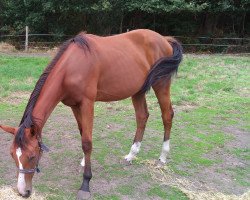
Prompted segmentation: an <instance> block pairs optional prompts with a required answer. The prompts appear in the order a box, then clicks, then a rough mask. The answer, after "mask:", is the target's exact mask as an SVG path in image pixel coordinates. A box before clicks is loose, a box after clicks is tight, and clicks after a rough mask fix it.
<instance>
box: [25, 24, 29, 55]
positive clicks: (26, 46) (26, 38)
mask: <svg viewBox="0 0 250 200" xmlns="http://www.w3.org/2000/svg"><path fill="white" fill-rule="evenodd" d="M28 49H29V27H28V26H26V27H25V51H26V52H27V51H28Z"/></svg>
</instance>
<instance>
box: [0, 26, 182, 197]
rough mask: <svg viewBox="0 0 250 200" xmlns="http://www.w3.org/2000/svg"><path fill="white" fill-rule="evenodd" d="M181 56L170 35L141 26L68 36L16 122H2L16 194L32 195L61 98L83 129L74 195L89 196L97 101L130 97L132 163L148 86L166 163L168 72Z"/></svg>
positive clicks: (140, 135) (144, 119)
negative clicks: (47, 128) (9, 137)
mask: <svg viewBox="0 0 250 200" xmlns="http://www.w3.org/2000/svg"><path fill="white" fill-rule="evenodd" d="M181 60H182V47H181V45H180V44H179V43H178V42H177V41H176V40H175V39H174V38H172V37H163V36H161V35H160V34H158V33H156V32H153V31H150V30H144V29H143V30H134V31H131V32H127V33H124V34H120V35H114V36H109V37H100V36H96V35H91V34H85V33H80V34H78V35H77V36H75V37H74V38H72V39H69V40H68V41H66V42H65V43H64V44H63V45H62V46H61V47H60V49H59V51H58V53H57V55H56V56H55V57H54V58H53V60H52V61H51V62H50V64H49V65H48V66H47V68H46V69H45V71H44V72H43V74H42V75H41V76H40V78H39V80H38V82H37V83H36V86H35V89H34V90H33V92H32V94H31V96H30V99H29V101H28V104H27V106H26V109H25V112H24V114H23V117H22V120H21V122H20V124H19V127H17V128H15V127H10V126H4V125H0V127H1V128H2V129H3V130H4V131H6V132H9V133H11V134H13V136H14V141H13V144H12V146H11V156H12V157H13V159H14V160H15V163H16V166H17V169H18V183H17V188H18V191H19V193H20V194H21V195H22V196H24V197H28V196H30V194H31V191H32V178H33V175H34V173H35V172H36V171H39V170H38V162H39V160H40V158H41V154H42V152H43V151H44V150H47V149H46V146H45V145H44V144H43V143H42V128H43V127H44V124H45V123H46V120H47V119H48V117H49V116H50V114H51V112H52V111H53V109H54V108H55V107H56V105H57V104H58V103H59V102H62V103H63V104H65V105H67V106H69V107H71V109H72V111H73V113H74V116H75V119H76V121H77V124H78V128H79V130H80V134H81V140H82V150H83V153H84V157H83V160H82V162H81V164H82V165H83V166H84V173H83V182H82V185H81V187H80V189H79V191H78V193H77V199H79V200H80V199H88V198H90V189H89V181H90V179H91V178H92V172H91V151H92V128H93V118H94V103H95V101H103V102H109V101H118V100H122V99H126V98H128V97H131V98H132V102H133V106H134V109H135V116H136V123H137V129H136V133H135V137H134V141H133V144H132V146H131V149H130V152H129V154H128V155H126V156H125V160H126V161H127V162H132V160H133V159H134V158H135V156H136V155H137V154H138V152H139V150H140V146H141V141H142V138H143V133H144V130H145V126H146V122H147V119H148V116H149V114H148V109H147V104H146V99H145V94H146V92H147V91H149V89H150V88H151V87H152V88H153V90H154V92H155V94H156V97H157V99H158V102H159V105H160V108H161V112H162V120H163V125H164V139H163V145H162V150H161V154H160V157H159V162H161V163H166V159H167V154H168V152H169V139H170V130H171V126H172V118H173V115H174V112H173V108H172V104H171V100H170V85H171V76H172V75H173V74H174V73H176V72H177V69H178V66H179V64H180V62H181Z"/></svg>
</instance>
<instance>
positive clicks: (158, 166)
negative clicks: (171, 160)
mask: <svg viewBox="0 0 250 200" xmlns="http://www.w3.org/2000/svg"><path fill="white" fill-rule="evenodd" d="M166 164H167V162H162V161H161V160H157V161H156V162H155V166H156V167H157V168H163V167H164V166H165V165H166Z"/></svg>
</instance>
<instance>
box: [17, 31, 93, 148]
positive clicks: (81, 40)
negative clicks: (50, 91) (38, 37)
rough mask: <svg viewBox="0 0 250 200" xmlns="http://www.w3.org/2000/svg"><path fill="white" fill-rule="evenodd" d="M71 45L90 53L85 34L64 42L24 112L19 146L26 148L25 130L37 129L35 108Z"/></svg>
mask: <svg viewBox="0 0 250 200" xmlns="http://www.w3.org/2000/svg"><path fill="white" fill-rule="evenodd" d="M71 43H75V44H77V45H78V46H79V47H80V48H82V49H84V50H88V51H90V47H89V43H88V40H87V38H86V35H84V34H79V35H77V36H75V37H74V38H71V39H69V40H67V41H66V42H64V43H63V44H62V45H61V47H60V48H59V51H58V52H57V54H56V56H55V57H54V58H53V60H52V61H51V62H50V64H49V65H48V66H47V67H46V69H45V70H44V72H43V73H42V75H41V76H40V78H39V80H38V81H37V83H36V86H35V88H34V90H33V92H32V93H31V95H30V99H29V101H28V104H27V106H26V109H25V111H24V114H23V117H22V120H21V122H20V125H19V129H18V131H17V134H16V137H15V143H16V144H17V145H18V146H20V147H24V146H25V143H26V141H25V137H24V131H25V128H31V127H36V123H35V119H34V118H33V116H32V111H33V108H34V106H35V104H36V101H37V99H38V97H39V94H40V92H41V90H42V87H43V85H44V83H45V81H46V80H47V78H48V76H49V74H50V72H51V70H52V69H53V68H54V66H55V65H56V63H57V61H58V60H59V59H60V58H61V56H62V55H63V53H64V52H65V51H66V50H67V48H68V47H69V45H70V44H71Z"/></svg>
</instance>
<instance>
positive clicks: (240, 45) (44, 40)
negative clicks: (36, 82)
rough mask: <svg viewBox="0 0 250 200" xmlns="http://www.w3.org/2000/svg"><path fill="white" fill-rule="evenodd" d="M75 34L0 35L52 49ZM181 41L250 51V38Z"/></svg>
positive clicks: (194, 47)
mask: <svg viewBox="0 0 250 200" xmlns="http://www.w3.org/2000/svg"><path fill="white" fill-rule="evenodd" d="M71 37H73V35H63V34H61V35H60V34H32V33H29V31H28V27H26V33H25V34H20V35H0V42H7V43H10V44H12V45H14V46H15V47H16V48H17V49H19V50H25V51H28V50H29V49H44V50H46V49H50V48H53V47H55V46H58V45H59V44H61V43H62V42H63V41H65V40H67V39H69V38H71ZM174 37H175V38H177V39H178V40H179V41H181V43H182V45H183V48H184V51H185V52H206V53H250V38H213V37H187V36H174Z"/></svg>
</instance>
